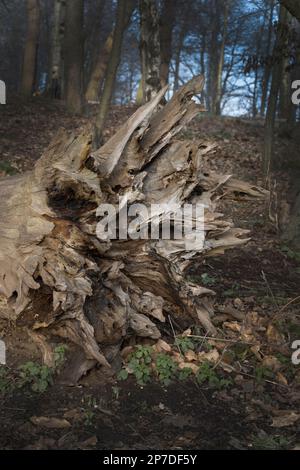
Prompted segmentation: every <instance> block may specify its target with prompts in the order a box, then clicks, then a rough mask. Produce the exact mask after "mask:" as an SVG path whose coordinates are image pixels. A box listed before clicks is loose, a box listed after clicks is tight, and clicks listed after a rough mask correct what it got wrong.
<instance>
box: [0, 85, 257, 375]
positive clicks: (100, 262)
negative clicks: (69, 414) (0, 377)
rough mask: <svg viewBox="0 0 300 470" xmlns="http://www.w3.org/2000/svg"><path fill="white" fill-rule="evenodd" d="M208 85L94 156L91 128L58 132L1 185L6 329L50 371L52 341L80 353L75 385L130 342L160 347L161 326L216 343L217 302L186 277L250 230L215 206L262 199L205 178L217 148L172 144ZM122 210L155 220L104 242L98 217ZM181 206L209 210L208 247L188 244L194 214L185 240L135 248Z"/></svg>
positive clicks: (194, 88)
mask: <svg viewBox="0 0 300 470" xmlns="http://www.w3.org/2000/svg"><path fill="white" fill-rule="evenodd" d="M203 83H204V80H203V78H202V77H195V78H194V79H193V80H191V81H190V82H189V83H187V84H186V85H185V86H184V87H182V88H181V89H180V90H179V91H178V92H177V93H175V94H174V96H173V98H172V99H171V100H170V101H169V102H168V103H167V104H166V106H165V107H163V108H161V109H160V110H159V111H158V112H156V113H154V111H155V110H157V105H158V103H159V102H160V101H161V99H162V97H163V95H164V93H165V92H166V87H165V88H164V89H163V90H162V91H161V92H159V93H158V95H157V96H156V97H155V98H154V99H153V100H152V101H151V102H149V103H147V104H145V105H144V106H142V107H140V108H139V109H138V110H137V111H136V112H135V113H134V115H133V116H132V117H131V118H130V119H129V120H128V121H127V122H126V123H125V124H124V125H123V126H122V127H121V128H120V129H119V131H118V132H117V133H116V134H115V135H114V136H113V137H112V138H111V139H110V140H109V141H108V142H107V143H106V144H105V145H104V146H103V147H101V148H100V149H98V150H97V151H95V152H91V133H90V130H89V129H86V131H84V132H83V133H82V134H81V135H79V136H74V135H69V134H67V133H66V131H61V132H60V133H59V135H58V136H57V137H56V138H55V139H54V141H53V142H52V143H51V144H50V146H49V148H48V149H47V150H46V151H45V152H44V154H43V155H42V157H41V159H40V160H39V161H38V162H37V163H36V165H35V167H34V169H33V171H32V172H30V173H27V174H24V175H21V176H16V177H9V178H6V179H3V180H2V181H1V183H0V196H1V194H2V196H1V204H2V210H1V224H0V259H1V263H0V293H1V296H2V300H3V299H6V300H7V310H5V315H6V318H8V320H9V321H10V322H12V321H15V322H16V324H17V325H19V326H22V327H23V328H24V329H26V330H27V331H28V332H29V334H30V338H31V339H33V340H35V341H36V342H37V344H38V345H39V347H41V349H42V352H43V357H44V361H45V362H46V363H47V364H48V365H51V364H52V363H53V345H54V342H53V341H54V340H55V338H56V337H62V338H64V339H65V341H66V342H67V343H68V345H69V347H70V349H71V352H72V355H73V357H74V353H75V352H76V351H74V349H75V350H76V348H77V349H78V350H80V351H83V352H84V362H83V363H82V362H80V363H79V362H76V364H75V365H74V371H73V372H74V373H73V375H72V380H73V381H76V380H77V379H78V378H79V376H80V374H82V373H84V372H85V371H86V370H87V369H89V368H91V367H92V366H93V365H94V364H96V363H99V364H100V365H102V366H104V367H111V364H112V363H114V359H115V358H116V357H119V355H120V349H121V348H122V347H123V346H124V344H126V342H125V341H126V340H127V339H128V338H129V337H131V338H132V336H133V335H135V336H136V337H137V338H138V337H144V338H145V337H146V338H150V339H152V340H155V339H157V338H159V337H160V335H161V332H160V331H161V328H162V326H163V325H164V322H165V321H166V319H167V318H168V316H170V318H172V319H173V320H174V322H175V323H176V324H178V325H180V327H181V328H186V327H188V326H189V325H191V324H199V325H202V327H203V328H204V329H205V330H206V331H208V332H209V333H210V334H215V333H216V330H215V327H214V326H213V323H212V317H211V315H212V312H213V309H212V298H213V294H214V293H213V292H212V291H211V290H209V289H207V288H205V287H200V286H198V285H195V284H193V283H191V282H189V281H188V280H187V279H186V272H187V269H188V267H189V266H190V264H191V263H192V262H193V259H197V260H198V262H199V260H201V259H202V260H203V259H204V258H205V257H207V256H211V255H218V254H220V253H223V252H224V250H225V249H228V248H230V247H235V246H237V245H240V244H243V243H245V242H246V241H247V239H245V238H244V237H243V234H245V233H246V232H247V231H245V230H242V229H236V228H233V226H232V223H231V222H229V221H226V220H224V219H222V218H221V217H220V213H219V212H220V211H219V210H218V204H219V201H220V198H222V197H223V198H226V196H227V195H228V194H229V195H230V196H229V197H230V200H231V203H232V198H233V197H234V195H235V194H237V193H244V194H249V195H250V196H252V197H261V196H263V195H264V192H263V191H262V190H260V189H259V188H256V187H254V186H253V185H247V184H245V183H242V182H240V181H238V180H234V179H233V178H232V177H231V176H224V175H217V174H215V173H213V172H210V171H207V169H205V166H206V161H207V159H208V158H210V155H209V154H210V152H211V151H213V150H214V149H215V145H214V144H208V143H204V142H199V143H196V142H192V141H191V142H189V141H181V140H176V139H175V135H176V134H177V133H178V132H180V130H181V129H182V128H183V127H184V126H185V125H187V124H188V122H189V121H190V120H191V119H192V118H193V117H194V116H196V115H197V114H198V113H199V105H197V104H196V103H195V102H194V101H193V100H192V97H193V96H194V95H196V94H199V93H200V92H201V90H202V88H203ZM126 202H127V203H128V204H129V205H130V207H131V205H132V204H134V203H139V202H142V203H143V204H144V205H145V206H146V207H148V208H149V207H150V205H151V204H156V206H154V207H155V211H154V212H152V214H151V219H149V213H148V212H147V215H145V214H143V217H144V218H143V220H140V222H139V224H141V225H140V231H137V232H134V230H131V232H130V233H131V234H132V237H131V238H129V239H126V235H125V236H124V234H122V235H121V231H123V230H124V228H125V231H127V224H126V222H125V224H124V225H121V226H120V228H119V238H116V239H114V237H107V238H106V239H105V237H103V236H101V231H99V223H100V221H99V217H100V216H101V214H104V213H105V212H107V211H108V210H109V209H108V206H107V204H108V203H110V204H112V206H109V207H110V208H111V207H112V208H113V209H114V208H116V211H117V213H118V214H119V220H120V219H121V212H122V214H123V215H122V217H123V216H124V208H126ZM187 202H188V203H191V204H192V203H193V204H204V205H205V207H206V209H205V213H204V218H205V225H204V230H205V234H206V238H205V240H204V245H203V244H202V243H200V244H197V243H195V242H193V236H194V235H195V231H194V230H193V229H192V226H191V222H192V220H194V219H193V214H192V213H190V214H189V218H188V219H185V225H184V227H185V236H184V238H181V239H169V240H167V239H158V238H159V237H157V236H155V237H154V236H152V239H147V238H144V239H143V238H141V234H142V233H144V232H143V230H142V229H143V228H144V227H148V223H149V222H150V220H151V221H152V225H151V228H152V227H153V225H155V227H156V228H158V227H159V225H158V224H159V223H160V222H161V223H162V224H164V222H165V221H167V220H168V218H169V217H170V208H171V207H172V204H177V205H178V207H182V206H183V204H185V203H187ZM102 204H105V206H103V205H102ZM159 204H160V206H159ZM151 208H153V206H151ZM99 209H100V211H99ZM126 214H127V212H126ZM159 219H160V222H159ZM110 220H111V221H113V220H114V219H113V218H111V219H110ZM102 222H103V221H102ZM100 226H101V227H102V225H101V223H100ZM130 226H131V224H129V229H130ZM129 229H128V230H129ZM99 233H100V235H99ZM134 234H135V236H134ZM136 235H137V236H136ZM169 238H171V237H169ZM132 339H133V338H132ZM76 357H77V356H76ZM82 357H83V356H82ZM82 361H83V359H82ZM69 379H70V374H69ZM70 380H71V379H70Z"/></svg>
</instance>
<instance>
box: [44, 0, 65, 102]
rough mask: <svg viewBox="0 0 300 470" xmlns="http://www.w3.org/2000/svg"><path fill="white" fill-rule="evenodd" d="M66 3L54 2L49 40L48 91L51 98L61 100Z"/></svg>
mask: <svg viewBox="0 0 300 470" xmlns="http://www.w3.org/2000/svg"><path fill="white" fill-rule="evenodd" d="M65 10H66V1H65V0H55V2H54V19H53V27H52V38H51V64H50V73H49V75H50V77H49V84H48V89H49V92H50V95H51V97H52V98H61V96H62V92H63V39H64V33H65V13H66V11H65Z"/></svg>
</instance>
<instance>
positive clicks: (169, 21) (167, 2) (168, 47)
mask: <svg viewBox="0 0 300 470" xmlns="http://www.w3.org/2000/svg"><path fill="white" fill-rule="evenodd" d="M176 2H177V0H164V1H163V5H162V11H161V17H160V58H161V63H160V83H161V86H162V87H164V86H165V85H167V83H169V67H170V62H171V59H172V33H173V27H174V20H175V9H176Z"/></svg>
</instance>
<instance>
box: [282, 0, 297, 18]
mask: <svg viewBox="0 0 300 470" xmlns="http://www.w3.org/2000/svg"><path fill="white" fill-rule="evenodd" d="M280 2H281V4H282V5H283V6H284V7H285V8H286V9H287V10H288V11H289V12H290V13H291V15H293V16H294V17H295V18H297V20H298V21H300V3H299V0H280Z"/></svg>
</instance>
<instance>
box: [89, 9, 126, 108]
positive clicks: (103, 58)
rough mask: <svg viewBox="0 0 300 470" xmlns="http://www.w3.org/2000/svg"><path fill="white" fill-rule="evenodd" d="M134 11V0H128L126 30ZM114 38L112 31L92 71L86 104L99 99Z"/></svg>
mask: <svg viewBox="0 0 300 470" xmlns="http://www.w3.org/2000/svg"><path fill="white" fill-rule="evenodd" d="M125 3H126V2H125ZM133 9H134V2H133V1H132V0H129V2H128V0H127V8H126V12H125V16H124V30H126V29H127V27H128V25H129V22H130V19H131V16H132V12H133ZM113 37H114V30H112V31H111V32H110V33H109V35H108V36H107V38H106V41H105V43H104V46H103V48H102V49H101V51H100V53H99V55H98V57H97V61H96V63H95V66H94V68H93V70H92V73H91V77H90V80H89V83H88V85H87V88H86V92H85V100H86V102H94V101H97V100H98V99H99V95H100V90H101V86H102V84H103V80H104V77H105V72H106V70H107V65H108V62H109V59H110V54H111V51H112V47H113Z"/></svg>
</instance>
